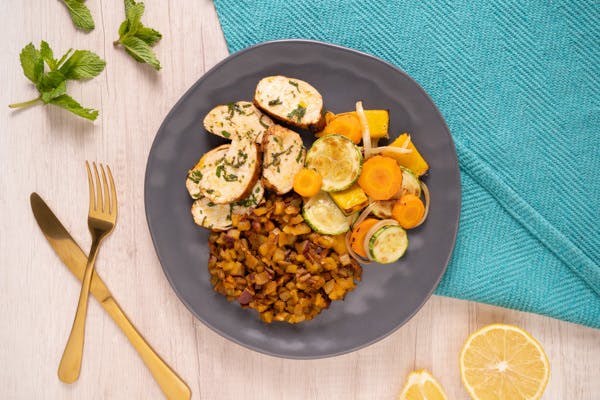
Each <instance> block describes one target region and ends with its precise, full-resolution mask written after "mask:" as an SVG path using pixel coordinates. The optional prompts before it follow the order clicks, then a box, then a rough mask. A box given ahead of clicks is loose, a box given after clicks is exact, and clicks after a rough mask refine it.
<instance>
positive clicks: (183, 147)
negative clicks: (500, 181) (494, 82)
mask: <svg viewBox="0 0 600 400" xmlns="http://www.w3.org/2000/svg"><path fill="white" fill-rule="evenodd" d="M277 74H282V75H286V76H290V77H295V78H299V79H302V80H305V81H307V82H309V83H311V84H312V85H313V86H314V87H316V88H317V89H318V90H319V91H320V93H321V94H322V95H323V98H324V102H325V106H326V108H327V109H328V110H332V111H333V112H341V111H346V110H352V109H354V103H355V102H356V100H358V99H361V100H363V102H364V104H365V108H384V109H390V117H391V120H390V133H391V136H392V137H395V136H397V135H398V134H399V133H401V132H404V131H406V132H410V133H411V134H412V138H413V140H414V142H415V144H416V145H417V147H418V148H419V150H420V151H421V153H422V154H423V156H424V157H425V158H426V159H427V160H428V162H429V164H430V173H429V176H427V177H426V178H425V181H426V182H427V184H428V186H429V188H430V191H431V209H430V213H429V218H428V219H427V221H426V223H425V224H424V225H422V226H421V227H419V228H417V229H415V230H412V231H410V232H409V241H410V245H409V248H408V251H407V252H406V255H405V256H404V257H403V258H402V259H401V260H400V261H399V262H397V263H395V264H392V265H376V264H374V265H368V266H366V267H365V268H364V275H363V279H362V282H360V283H359V285H358V286H357V288H356V289H355V290H354V291H353V292H351V293H350V294H348V295H347V296H346V300H345V301H335V302H333V303H332V304H331V307H330V308H329V309H327V310H325V311H323V312H322V313H321V314H320V315H319V316H317V317H316V318H315V319H314V320H312V321H308V322H303V323H301V324H297V325H288V324H283V323H273V324H270V325H267V324H264V323H262V322H261V321H260V320H259V318H258V315H257V314H256V312H255V311H253V310H244V309H242V308H240V306H239V305H238V304H236V303H229V302H227V300H226V299H225V298H224V297H223V296H221V295H219V294H216V293H215V292H213V290H212V287H211V285H210V281H209V274H208V271H207V260H208V245H207V238H208V231H207V230H205V229H202V228H200V227H198V226H196V225H194V222H193V221H192V217H191V215H190V206H191V204H192V200H191V199H190V197H189V196H188V194H187V191H186V189H185V185H184V183H185V182H184V181H185V176H186V172H187V170H188V169H189V168H190V167H192V166H193V165H194V164H195V163H196V162H197V161H198V159H199V158H200V156H201V155H202V154H203V153H204V152H206V151H207V150H209V149H210V148H212V147H215V146H217V145H219V144H221V143H222V140H221V139H220V138H218V137H216V136H214V135H210V134H207V133H206V132H205V131H204V129H203V127H202V120H203V118H204V115H206V113H207V112H208V111H209V110H210V109H211V108H212V107H214V106H215V105H218V104H224V103H229V102H232V101H237V100H250V99H251V98H252V95H253V93H254V88H255V86H256V84H257V83H258V81H259V80H260V79H261V78H262V77H264V76H268V75H277ZM304 139H305V141H306V143H308V142H310V141H312V140H311V139H310V137H309V135H306V137H305V138H304ZM145 202H146V216H147V219H148V226H149V228H150V233H151V235H152V239H153V241H154V246H155V248H156V252H157V254H158V257H159V259H160V262H161V264H162V266H163V269H164V272H165V275H166V276H167V278H168V280H169V282H170V283H171V286H172V287H173V289H174V290H175V292H176V293H177V295H178V296H179V298H180V299H181V301H183V303H185V305H186V306H187V307H188V308H189V309H190V311H191V312H192V313H193V314H194V315H195V316H196V317H198V318H199V319H200V320H201V321H202V322H204V323H205V324H206V325H208V326H209V327H210V328H212V329H214V330H215V331H216V332H218V333H220V334H221V335H223V336H224V337H226V338H229V339H231V340H233V341H234V342H237V343H239V344H241V345H243V346H246V347H248V348H251V349H253V350H256V351H259V352H262V353H267V354H271V355H274V356H281V357H288V358H304V359H310V358H320V357H328V356H333V355H339V354H343V353H347V352H349V351H352V350H356V349H359V348H361V347H364V346H367V345H369V344H371V343H373V342H376V341H378V340H380V339H382V338H384V337H385V336H387V335H389V334H390V333H392V332H393V331H395V330H396V329H398V328H399V327H400V326H402V324H404V323H405V322H406V321H408V320H409V319H410V318H411V317H412V316H413V315H414V314H415V313H416V312H417V310H419V308H420V307H421V306H422V305H423V303H424V302H425V301H426V300H427V299H428V298H429V296H430V295H431V293H432V292H433V290H434V289H435V288H436V286H437V285H438V283H439V280H440V278H441V276H442V275H443V273H444V271H445V270H446V265H447V263H448V260H449V258H450V255H451V253H452V249H453V247H454V241H455V238H456V231H457V227H458V218H459V211H460V178H459V171H458V163H457V158H456V152H455V149H454V144H453V142H452V138H451V137H450V133H449V131H448V128H447V127H446V124H445V122H444V120H443V118H442V116H441V114H440V113H439V112H438V110H437V109H436V107H435V105H434V104H433V102H432V101H431V99H430V98H429V97H428V96H427V94H426V93H425V92H424V91H423V89H422V88H421V87H419V85H418V84H417V83H416V82H415V81H413V80H412V79H411V78H410V77H409V76H408V75H406V74H405V73H404V72H402V71H400V70H399V69H397V68H396V67H393V66H391V65H390V64H387V63H385V62H383V61H381V60H379V59H377V58H375V57H372V56H369V55H366V54H363V53H359V52H356V51H354V50H350V49H346V48H342V47H338V46H333V45H329V44H325V43H320V42H313V41H304V40H285V41H275V42H267V43H262V44H259V45H257V46H254V47H251V48H248V49H245V50H243V51H240V52H238V53H236V54H233V55H231V56H230V57H228V58H226V59H225V60H224V61H222V62H221V63H219V64H218V65H217V66H215V67H214V68H213V69H211V70H210V71H208V72H207V73H206V74H205V75H204V76H203V77H202V78H200V80H199V81H198V82H196V83H195V84H194V86H192V88H191V89H190V90H188V92H187V93H186V94H185V95H184V96H183V97H182V98H181V100H179V102H178V103H177V104H176V105H175V106H174V107H173V109H172V110H171V112H170V113H169V115H168V116H167V117H166V118H165V121H164V122H163V124H162V126H161V127H160V129H159V131H158V133H157V134H156V138H155V140H154V144H153V145H152V149H151V151H150V155H149V157H148V165H147V167H146V180H145Z"/></svg>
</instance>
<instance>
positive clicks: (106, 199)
mask: <svg viewBox="0 0 600 400" xmlns="http://www.w3.org/2000/svg"><path fill="white" fill-rule="evenodd" d="M100 172H102V184H103V185H102V186H103V187H104V203H103V204H102V210H103V211H104V212H105V213H107V214H110V208H109V206H110V196H109V194H108V182H107V181H106V173H105V172H104V167H103V166H102V164H100Z"/></svg>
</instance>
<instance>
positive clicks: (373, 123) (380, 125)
mask: <svg viewBox="0 0 600 400" xmlns="http://www.w3.org/2000/svg"><path fill="white" fill-rule="evenodd" d="M346 114H353V115H355V116H356V118H358V115H356V111H352V112H347V113H342V114H338V116H340V115H346ZM365 116H366V117H367V124H368V125H369V133H370V134H371V139H381V138H388V128H389V126H390V112H389V111H388V110H365Z"/></svg>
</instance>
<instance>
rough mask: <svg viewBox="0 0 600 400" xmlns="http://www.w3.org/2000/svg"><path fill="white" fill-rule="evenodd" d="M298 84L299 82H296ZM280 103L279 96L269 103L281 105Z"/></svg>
mask: <svg viewBox="0 0 600 400" xmlns="http://www.w3.org/2000/svg"><path fill="white" fill-rule="evenodd" d="M296 85H297V84H296ZM280 104H281V100H279V97H278V98H276V99H275V100H271V101H269V105H270V106H278V105H280Z"/></svg>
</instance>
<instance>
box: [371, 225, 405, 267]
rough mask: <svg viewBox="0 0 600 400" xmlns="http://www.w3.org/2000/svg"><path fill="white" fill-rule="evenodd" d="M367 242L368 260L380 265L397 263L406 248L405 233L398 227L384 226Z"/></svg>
mask: <svg viewBox="0 0 600 400" xmlns="http://www.w3.org/2000/svg"><path fill="white" fill-rule="evenodd" d="M367 240H368V241H369V243H368V254H369V258H371V259H372V260H373V261H376V262H378V263H380V264H389V263H393V262H395V261H397V260H398V259H399V258H400V257H402V256H403V255H404V252H405V251H406V248H407V247H408V237H407V235H406V231H405V230H404V229H402V227H401V226H399V225H384V226H382V227H380V228H378V229H377V230H376V231H375V232H374V233H373V234H372V235H370V237H368V239H367Z"/></svg>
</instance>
